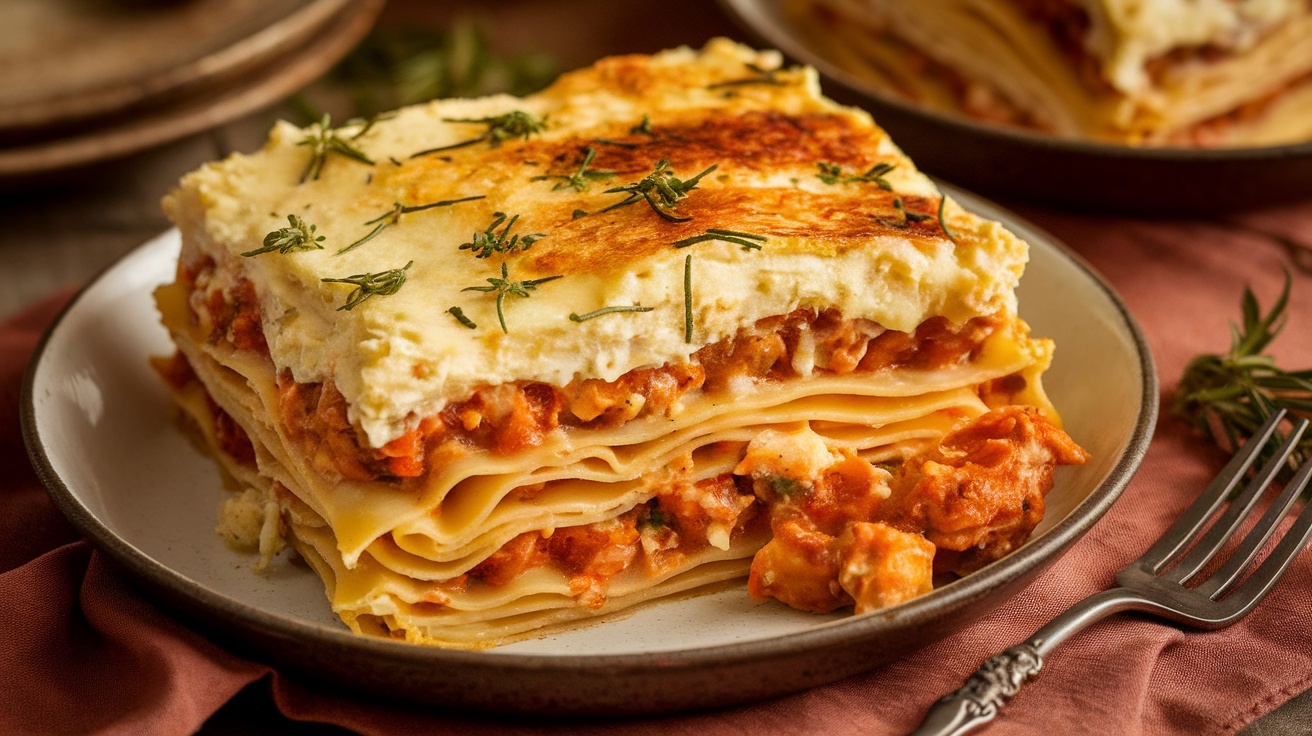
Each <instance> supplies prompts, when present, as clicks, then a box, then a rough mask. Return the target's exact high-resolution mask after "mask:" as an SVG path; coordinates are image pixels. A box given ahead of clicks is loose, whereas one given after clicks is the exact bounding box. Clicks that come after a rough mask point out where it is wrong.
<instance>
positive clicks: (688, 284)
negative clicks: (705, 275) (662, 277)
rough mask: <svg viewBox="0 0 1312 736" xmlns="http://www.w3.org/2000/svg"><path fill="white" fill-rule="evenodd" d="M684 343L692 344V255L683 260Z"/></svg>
mask: <svg viewBox="0 0 1312 736" xmlns="http://www.w3.org/2000/svg"><path fill="white" fill-rule="evenodd" d="M683 341H684V342H685V343H691V342H692V254H691V253H689V254H688V257H687V258H684V259H683Z"/></svg>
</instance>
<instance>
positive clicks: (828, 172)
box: [816, 161, 897, 192]
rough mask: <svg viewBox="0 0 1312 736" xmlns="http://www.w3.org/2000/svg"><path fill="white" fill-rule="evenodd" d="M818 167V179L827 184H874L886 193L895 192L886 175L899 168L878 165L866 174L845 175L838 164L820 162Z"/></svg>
mask: <svg viewBox="0 0 1312 736" xmlns="http://www.w3.org/2000/svg"><path fill="white" fill-rule="evenodd" d="M816 166H817V167H818V168H819V169H820V173H818V174H816V177H817V178H819V179H820V181H822V182H824V183H826V184H861V183H873V184H875V185H876V186H878V187H879V188H880V189H883V190H884V191H887V192H891V191H893V185H892V184H889V183H888V180H887V179H885V178H884V176H885V175H886V174H888V173H889V172H891V171H892V170H893V169H896V168H897V164H890V163H886V162H885V163H878V164H875V165H874V166H871V167H870V168H869V169H868V170H867V171H866V172H865V173H864V174H844V173H843V168H842V167H841V166H839V165H838V164H831V163H827V162H823V161H822V162H819V163H817V164H816Z"/></svg>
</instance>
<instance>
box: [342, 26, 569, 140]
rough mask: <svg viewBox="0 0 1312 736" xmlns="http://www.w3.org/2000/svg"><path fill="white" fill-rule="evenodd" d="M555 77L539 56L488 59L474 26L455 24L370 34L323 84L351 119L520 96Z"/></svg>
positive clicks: (553, 68) (490, 54) (549, 64)
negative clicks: (444, 101) (449, 101)
mask: <svg viewBox="0 0 1312 736" xmlns="http://www.w3.org/2000/svg"><path fill="white" fill-rule="evenodd" d="M558 73H559V69H558V66H557V64H556V62H555V61H554V60H553V59H552V58H551V57H550V56H547V55H545V54H540V53H524V54H517V55H514V56H504V57H503V56H499V55H497V54H495V53H493V51H492V49H491V48H490V47H489V44H488V41H487V37H486V35H485V34H484V33H483V31H482V29H481V28H480V27H479V25H478V23H476V22H475V21H473V20H472V19H469V18H460V19H457V20H456V21H455V22H453V23H452V24H451V26H450V28H448V29H446V30H439V29H433V28H423V27H404V28H402V27H392V28H387V27H384V28H379V29H376V30H374V31H373V32H371V33H370V34H369V35H368V36H367V37H366V38H365V40H364V41H362V42H361V43H360V44H359V45H358V46H357V47H356V48H355V49H354V50H353V51H352V52H351V53H350V54H349V55H347V57H346V58H345V59H343V60H342V62H341V63H339V64H338V65H337V67H336V68H335V69H333V71H332V72H331V73H330V74H329V76H328V80H329V81H330V82H332V83H335V84H336V85H337V86H339V87H341V88H343V89H344V90H345V91H346V92H347V94H348V95H349V97H350V100H351V104H352V105H353V106H354V108H355V111H356V114H358V115H362V116H369V115H373V114H375V113H377V112H380V111H383V110H391V109H393V108H397V107H401V106H404V105H412V104H416V103H420V102H427V101H428V100H432V99H439V98H446V97H481V96H484V95H490V94H496V93H499V92H505V93H508V94H512V95H516V96H523V95H526V94H529V93H531V92H536V91H538V90H540V89H542V88H543V87H545V86H547V84H549V83H550V82H551V81H552V80H553V79H555V78H556V75H557V74H558Z"/></svg>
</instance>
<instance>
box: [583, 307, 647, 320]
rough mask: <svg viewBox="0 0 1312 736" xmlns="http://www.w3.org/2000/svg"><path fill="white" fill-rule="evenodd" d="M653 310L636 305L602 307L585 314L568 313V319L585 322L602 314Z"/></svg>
mask: <svg viewBox="0 0 1312 736" xmlns="http://www.w3.org/2000/svg"><path fill="white" fill-rule="evenodd" d="M653 309H655V307H639V306H637V305H634V306H615V307H602V308H601V309H596V310H593V311H591V312H588V313H587V314H576V313H574V312H570V313H569V318H570V319H571V320H573V321H575V322H587V321H588V320H590V319H593V318H595V317H600V316H602V315H603V314H615V313H617V312H650V311H651V310H653Z"/></svg>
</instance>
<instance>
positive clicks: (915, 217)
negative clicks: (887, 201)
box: [893, 197, 934, 222]
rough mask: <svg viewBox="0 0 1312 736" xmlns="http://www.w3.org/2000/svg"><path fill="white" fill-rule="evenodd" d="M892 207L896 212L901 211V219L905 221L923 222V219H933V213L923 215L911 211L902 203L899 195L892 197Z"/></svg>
mask: <svg viewBox="0 0 1312 736" xmlns="http://www.w3.org/2000/svg"><path fill="white" fill-rule="evenodd" d="M893 208H894V209H896V210H897V211H898V212H901V213H902V219H903V220H906V221H907V222H924V221H925V220H932V219H934V216H933V215H925V214H921V213H919V212H911V211H910V210H908V209H907V208H906V205H904V204H903V203H902V198H901V197H894V198H893Z"/></svg>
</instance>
